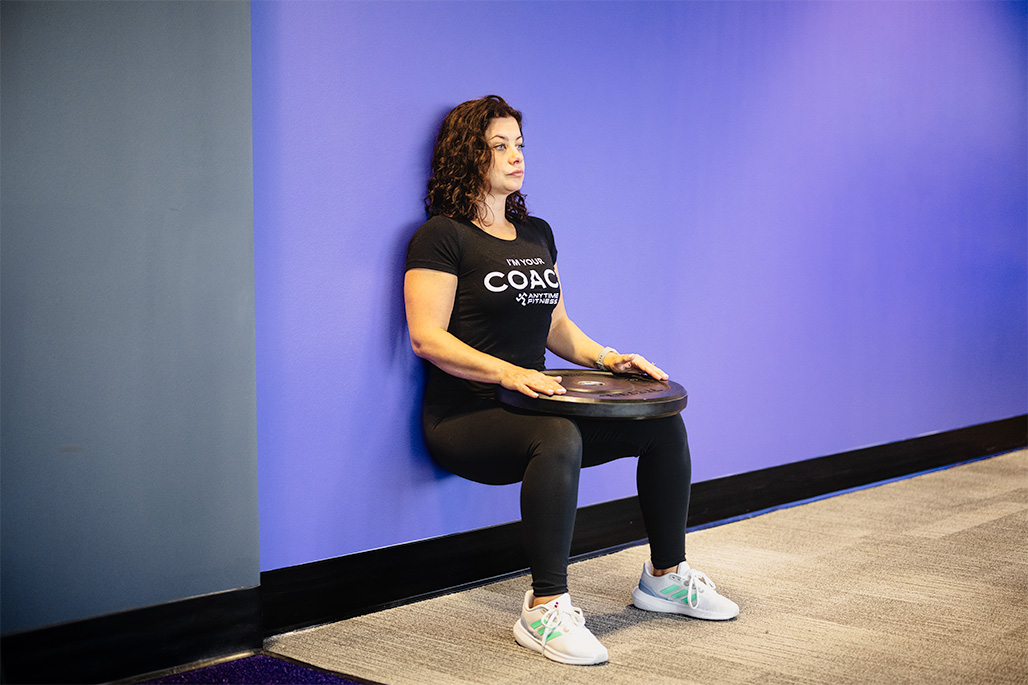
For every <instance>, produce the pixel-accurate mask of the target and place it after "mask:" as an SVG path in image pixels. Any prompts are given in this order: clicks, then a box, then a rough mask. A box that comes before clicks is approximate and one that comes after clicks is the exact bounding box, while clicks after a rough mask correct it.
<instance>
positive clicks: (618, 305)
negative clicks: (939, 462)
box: [252, 2, 1028, 569]
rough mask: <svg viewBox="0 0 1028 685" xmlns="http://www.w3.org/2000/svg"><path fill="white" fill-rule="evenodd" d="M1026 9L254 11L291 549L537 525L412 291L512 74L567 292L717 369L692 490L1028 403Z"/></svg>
mask: <svg viewBox="0 0 1028 685" xmlns="http://www.w3.org/2000/svg"><path fill="white" fill-rule="evenodd" d="M1024 7H1025V6H1024V4H1010V3H1002V2H984V3H983V2H970V3H960V2H947V3H925V2H915V3H903V2H897V3H888V4H886V3H878V2H867V3H863V2H849V3H735V2H725V3H720V2H706V3H664V2H659V3H652V4H651V3H641V2H632V3H619V2H609V3H608V2H604V3H572V2H567V3H563V2H561V3H505V2H490V3H457V2H452V3H450V2H447V3H424V2H415V3H405V2H395V3H394V2H390V3H375V2H316V3H309V2H289V3H272V2H255V3H253V5H252V18H253V24H252V26H253V29H252V31H253V32H252V38H253V45H252V50H253V80H254V83H253V85H254V90H253V94H254V158H255V167H254V178H255V197H256V203H255V210H256V211H255V225H256V236H255V250H256V252H255V261H256V300H257V385H258V431H259V433H258V438H259V449H260V508H261V513H260V528H261V557H262V560H261V565H262V568H263V569H274V568H281V567H285V566H291V565H295V564H300V563H304V562H309V561H315V560H319V559H323V558H329V557H335V556H340V555H344V554H349V553H353V552H357V551H361V550H366V549H371V548H374V547H380V546H385V545H391V544H397V543H402V542H406V541H411V540H416V539H420V538H425V537H430V536H436V535H442V534H446V533H452V532H457V531H462V530H469V529H473V528H480V527H483V526H487V525H492V524H496V523H501V522H505V521H510V520H514V519H516V518H518V511H517V490H516V487H507V488H490V487H487V486H481V485H475V484H472V483H468V482H464V481H462V480H460V479H458V478H455V477H453V476H450V475H448V474H445V473H442V472H440V471H438V470H436V469H435V468H434V467H433V466H432V465H431V463H430V461H429V459H428V457H427V456H426V454H425V451H424V447H423V445H422V443H421V438H420V435H419V431H418V427H417V423H416V417H417V411H418V393H419V390H420V384H421V375H420V374H421V371H420V367H419V364H418V362H417V361H416V360H415V358H414V356H413V354H412V353H411V352H410V349H409V346H408V341H407V337H406V331H405V329H404V322H403V312H402V301H401V279H402V264H403V253H404V249H405V246H406V242H407V239H408V237H409V235H410V234H411V232H412V231H413V230H414V228H415V227H417V226H418V225H419V224H420V223H421V221H422V220H423V219H424V214H423V210H422V209H421V197H422V195H423V192H424V184H425V180H426V172H427V164H428V157H429V154H430V148H431V144H432V136H433V134H434V132H435V130H436V129H437V127H438V124H439V122H440V121H441V118H442V116H443V115H444V114H445V113H446V111H448V110H449V108H451V107H452V106H453V105H455V104H457V103H459V102H461V101H463V100H466V99H470V98H474V97H479V96H481V95H485V94H487V93H499V94H501V95H503V96H504V97H506V98H507V99H508V100H509V101H510V102H511V103H512V104H513V105H514V106H515V107H518V108H519V109H522V110H523V111H524V113H525V137H526V143H527V149H526V156H527V176H526V184H525V190H526V192H527V195H528V201H529V208H530V210H531V211H532V212H533V213H535V214H538V215H539V216H542V217H544V218H546V219H548V220H549V221H550V223H551V224H552V225H553V227H554V230H555V233H556V236H557V243H558V248H559V249H560V259H559V265H560V268H561V275H562V277H563V281H564V286H565V290H566V297H567V302H568V309H569V312H570V313H571V316H572V317H573V318H574V319H575V320H576V321H577V322H578V323H579V324H580V325H581V326H582V327H583V328H584V329H585V330H586V331H587V332H589V333H590V334H591V335H593V337H595V338H596V339H597V340H599V341H601V342H603V343H605V344H611V345H614V346H616V347H618V348H619V349H621V350H623V351H639V352H643V353H645V354H646V355H647V356H649V357H650V358H652V359H654V360H655V361H657V362H658V363H660V364H661V365H662V366H663V367H664V368H665V369H666V370H668V371H669V372H670V373H671V375H672V378H674V379H676V380H679V381H680V382H682V383H683V384H684V385H685V386H686V387H687V388H688V389H689V391H690V405H689V407H688V409H686V411H685V418H686V422H687V424H688V425H689V427H690V435H691V442H692V447H693V455H694V459H695V478H696V480H705V479H709V478H713V477H717V476H722V475H726V474H732V473H738V472H744V471H749V470H753V469H758V468H763V467H766V466H772V465H777V464H782V463H787V462H792V461H797V460H801V459H807V458H811V457H817V456H821V455H825V454H830V453H835V452H840V451H845V450H849V449H853V448H857V447H861V446H865V445H868V444H875V443H883V442H891V441H895V440H901V439H904V438H910V437H914V436H916V435H919V434H923V433H926V432H932V431H942V430H950V429H954V428H960V427H964V426H968V425H973V424H977V423H982V422H987V421H992V420H996V419H1001V418H1006V417H1009V416H1014V415H1018V414H1022V413H1024V412H1025V411H1026V410H1028V352H1026V350H1028V294H1026V283H1028V274H1026V252H1028V245H1026V225H1028V197H1026V188H1028V168H1026V167H1028V163H1026V159H1028V157H1026V154H1028V142H1026V127H1025V123H1026V120H1028V111H1026V102H1028V87H1026V68H1025V67H1026V64H1025V54H1026V21H1025V12H1024ZM633 473H634V462H632V461H629V460H625V461H624V462H622V463H616V464H610V465H607V466H604V467H600V468H598V469H592V470H590V471H588V472H587V473H586V474H585V475H584V477H583V482H582V490H581V496H580V504H583V505H584V504H589V503H594V502H600V501H606V500H610V499H614V498H619V497H627V496H630V495H633V494H634V477H633Z"/></svg>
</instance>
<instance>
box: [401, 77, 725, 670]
mask: <svg viewBox="0 0 1028 685" xmlns="http://www.w3.org/2000/svg"><path fill="white" fill-rule="evenodd" d="M522 148H523V139H522V134H521V113H520V112H518V111H517V110H515V109H513V108H511V107H510V106H509V105H508V104H507V103H506V102H504V100H503V99H502V98H500V97H498V96H495V95H490V96H488V97H485V98H482V99H480V100H472V101H470V102H465V103H463V104H461V105H459V106H457V107H456V108H454V109H453V111H451V112H450V113H449V115H447V117H446V119H445V120H444V121H443V125H442V128H441V129H440V131H439V136H438V138H437V140H436V145H435V151H434V154H433V159H432V178H431V180H430V181H429V183H428V194H427V196H426V198H425V206H426V209H427V210H428V213H429V215H430V216H431V218H430V219H429V220H428V221H427V222H426V223H425V224H424V225H422V226H421V228H419V229H418V230H417V232H416V233H415V234H414V236H413V237H412V238H411V241H410V246H409V248H408V252H407V271H406V276H405V280H404V299H405V303H406V310H407V324H408V328H409V331H410V337H411V345H412V347H413V349H414V352H415V354H417V355H418V356H419V357H422V358H423V359H426V360H427V361H429V362H431V364H429V365H428V382H427V385H426V388H425V399H424V409H423V416H422V421H423V427H424V432H425V439H426V443H427V445H428V449H429V452H430V453H431V455H432V458H433V459H434V460H435V461H436V462H437V463H438V464H439V465H440V466H442V467H443V468H445V469H447V470H449V471H451V472H453V473H456V474H458V475H460V476H462V477H464V478H468V479H471V480H473V481H477V482H479V483H488V484H494V485H500V484H507V483H514V482H518V481H521V483H522V485H521V515H522V524H523V527H524V529H525V533H526V534H525V538H526V541H525V544H526V548H527V552H528V558H529V563H530V565H531V571H532V589H531V590H529V591H528V592H527V593H526V594H525V600H524V603H523V605H522V608H521V618H520V620H518V621H517V622H516V623H515V624H514V636H515V638H516V640H517V642H518V643H519V644H521V645H522V646H525V647H528V648H530V649H533V650H535V651H537V652H541V653H543V654H544V655H545V656H546V657H548V658H550V659H553V660H555V661H559V662H562V663H568V664H597V663H603V662H605V661H606V660H607V650H606V648H605V647H604V646H603V645H602V644H600V642H599V641H598V640H597V639H596V637H595V636H593V634H592V633H591V632H590V631H589V629H588V628H586V627H585V619H584V618H583V616H582V612H581V610H580V609H578V608H575V607H574V606H573V605H572V603H571V598H570V596H569V595H568V588H567V566H568V556H569V554H570V549H571V534H572V530H573V527H574V521H575V509H576V505H577V501H578V478H579V471H580V470H581V468H582V467H583V466H594V465H596V464H602V463H604V462H607V461H611V460H613V459H618V458H621V457H628V456H638V457H639V463H638V470H637V486H638V492H639V502H640V505H641V507H642V511H643V518H644V522H645V525H646V530H647V534H648V535H649V540H650V553H651V561H649V562H647V563H646V564H645V566H644V568H643V573H642V578H641V579H640V581H639V585H638V587H636V588H635V589H634V590H633V592H632V599H633V603H634V604H635V605H636V606H637V607H639V608H642V609H646V610H649V611H661V612H669V613H679V614H686V615H689V616H695V617H698V618H706V619H718V620H720V619H728V618H732V617H734V616H736V615H737V614H738V612H739V608H738V606H736V605H735V603H733V602H731V601H730V600H728V599H726V598H724V597H722V596H721V595H719V594H718V593H717V592H716V591H715V588H714V584H713V583H712V582H710V580H709V579H708V578H707V577H706V576H705V575H704V574H702V573H700V572H699V571H696V570H694V569H691V568H690V567H689V565H688V563H686V561H685V528H686V515H687V513H688V509H689V487H690V480H691V463H690V457H689V447H688V442H687V438H686V432H685V425H684V423H683V422H682V418H681V416H679V415H675V416H672V417H667V418H660V419H651V420H643V421H611V420H599V419H580V418H575V419H570V418H564V417H559V416H547V415H540V414H532V413H530V412H524V411H520V410H516V409H512V408H509V407H507V406H505V405H503V404H501V403H499V402H498V401H497V400H496V399H495V391H496V386H502V387H504V388H507V389H509V390H515V391H518V392H522V393H524V394H525V395H528V396H529V397H538V396H539V395H540V394H546V395H554V394H560V393H563V392H565V390H564V388H563V387H562V386H561V385H560V383H559V380H560V379H559V378H554V377H551V376H547V375H545V374H543V373H542V370H543V369H544V358H545V350H546V348H549V349H550V350H551V351H553V352H554V353H555V354H557V355H559V356H560V357H562V358H564V359H566V360H568V361H569V362H572V363H574V364H579V365H582V366H595V367H596V368H599V369H605V370H612V371H615V372H626V373H639V374H646V375H649V376H652V377H653V378H657V379H661V380H665V379H667V374H665V373H664V372H663V371H661V370H660V369H659V368H657V367H656V366H654V365H653V364H651V363H650V362H649V361H647V360H646V359H645V358H644V357H642V356H640V355H637V354H619V353H618V352H617V351H616V350H614V349H613V348H611V347H604V346H603V345H600V344H599V343H597V342H594V341H593V340H592V339H591V338H589V337H588V336H587V335H586V334H585V333H583V332H582V331H581V330H580V329H579V328H578V326H576V325H575V324H574V322H572V321H571V319H570V318H568V315H567V311H566V310H565V307H564V297H563V294H562V292H561V288H560V280H559V277H558V274H557V267H556V261H557V249H556V247H555V246H554V241H553V234H552V232H551V230H550V227H549V225H548V224H547V223H546V222H545V221H542V220H541V219H538V218H536V217H532V216H529V215H528V212H527V211H526V208H525V200H524V196H523V195H522V194H521V186H522V183H523V182H524V176H525V158H524V154H523V151H522Z"/></svg>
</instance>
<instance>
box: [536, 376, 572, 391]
mask: <svg viewBox="0 0 1028 685" xmlns="http://www.w3.org/2000/svg"><path fill="white" fill-rule="evenodd" d="M532 387H533V388H534V389H535V390H537V391H539V392H543V393H546V394H547V395H563V394H564V393H566V392H567V388H565V387H564V386H563V385H561V384H560V376H546V375H543V374H540V379H539V383H538V384H534V383H533V384H532Z"/></svg>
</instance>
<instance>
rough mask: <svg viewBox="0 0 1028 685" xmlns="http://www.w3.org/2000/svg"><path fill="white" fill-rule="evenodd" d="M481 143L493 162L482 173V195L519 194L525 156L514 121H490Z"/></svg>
mask: <svg viewBox="0 0 1028 685" xmlns="http://www.w3.org/2000/svg"><path fill="white" fill-rule="evenodd" d="M485 142H486V144H487V145H488V146H489V148H490V149H491V150H492V153H493V161H492V164H490V165H489V171H488V172H487V173H486V178H485V180H486V188H485V191H486V193H487V194H490V195H503V196H504V197H506V196H507V195H510V194H511V193H513V192H516V191H518V190H521V184H522V183H523V182H524V180H525V156H524V155H523V154H522V152H521V148H522V138H521V127H520V126H518V122H517V119H515V118H514V117H502V118H497V119H493V120H491V121H490V122H489V126H488V127H486V129H485Z"/></svg>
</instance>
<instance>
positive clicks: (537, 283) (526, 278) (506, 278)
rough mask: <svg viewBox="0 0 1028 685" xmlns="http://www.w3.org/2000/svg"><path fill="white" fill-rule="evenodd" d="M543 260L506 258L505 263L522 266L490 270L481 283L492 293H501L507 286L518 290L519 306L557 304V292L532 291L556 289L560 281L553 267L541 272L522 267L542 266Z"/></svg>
mask: <svg viewBox="0 0 1028 685" xmlns="http://www.w3.org/2000/svg"><path fill="white" fill-rule="evenodd" d="M545 264H546V262H544V261H543V260H542V259H541V258H539V257H532V258H529V259H508V260H507V265H508V266H514V267H522V268H520V269H511V270H509V271H508V272H507V273H503V272H502V271H490V272H489V273H487V274H486V275H485V278H484V279H483V281H482V284H483V285H485V287H486V289H488V290H489V291H491V292H494V293H502V292H503V291H504V290H507V289H508V288H513V289H514V290H519V291H521V292H519V293H518V295H517V297H515V298H514V299H516V300H517V301H518V302H519V303H521V306H523V307H527V306H528V305H530V304H549V305H555V304H557V300H558V299H559V297H560V294H559V293H558V292H552V290H551V291H550V292H532V291H533V290H536V289H538V288H544V289H546V288H548V289H553V290H555V289H558V288H560V281H558V280H557V272H555V271H554V270H553V269H544V270H543V271H542V273H540V272H539V270H538V269H532V268H524V267H532V266H543V265H545Z"/></svg>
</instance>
